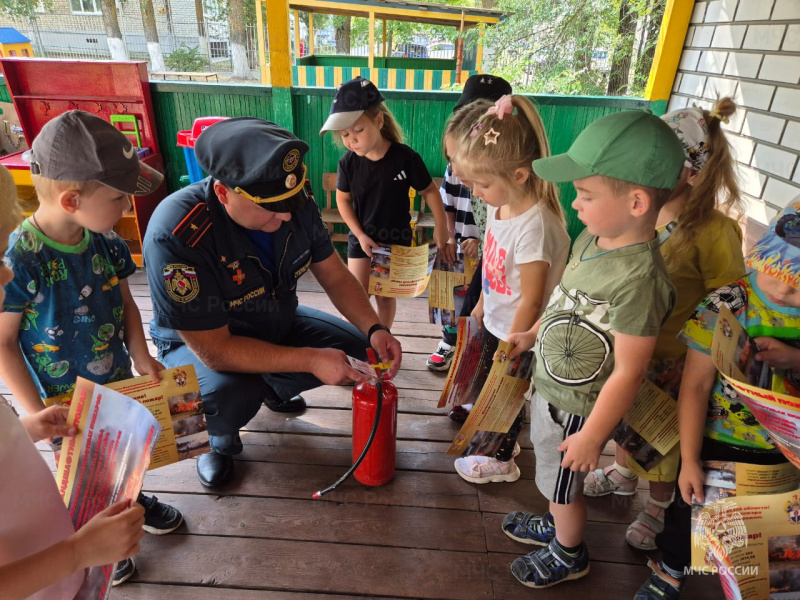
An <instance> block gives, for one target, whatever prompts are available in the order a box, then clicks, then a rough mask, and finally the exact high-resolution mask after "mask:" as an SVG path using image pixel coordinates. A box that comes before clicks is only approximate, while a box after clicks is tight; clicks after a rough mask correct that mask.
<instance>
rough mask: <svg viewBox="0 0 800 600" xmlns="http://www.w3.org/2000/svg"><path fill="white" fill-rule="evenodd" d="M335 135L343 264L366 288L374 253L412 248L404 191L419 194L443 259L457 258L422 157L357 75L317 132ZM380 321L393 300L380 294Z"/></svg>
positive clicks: (389, 313)
mask: <svg viewBox="0 0 800 600" xmlns="http://www.w3.org/2000/svg"><path fill="white" fill-rule="evenodd" d="M326 131H334V132H336V133H337V134H338V136H339V139H340V140H341V141H342V143H343V144H344V146H345V147H346V148H347V152H346V153H345V155H344V156H343V157H342V158H341V159H340V160H339V169H338V175H337V178H336V203H337V205H338V207H339V211H340V212H341V214H342V217H343V218H344V221H345V223H347V226H348V227H349V228H350V235H349V236H348V240H347V266H348V268H349V269H350V272H351V273H353V275H355V277H356V279H358V281H359V282H360V283H361V284H362V285H363V286H364V289H366V288H367V284H368V282H369V269H370V257H371V256H372V250H373V249H376V248H378V247H380V246H381V245H389V244H397V245H400V246H410V245H411V237H412V230H411V215H410V213H409V201H408V190H409V187H413V188H414V189H415V190H417V192H419V193H420V194H422V197H423V198H424V200H425V202H426V203H427V204H428V206H429V207H430V209H431V212H432V213H433V217H434V220H435V223H436V227H435V229H434V233H433V239H434V241H435V242H436V246H437V247H438V248H439V251H440V252H443V253H444V258H445V259H446V260H453V259H454V258H455V241H454V240H452V241H451V243H449V244H448V237H449V236H448V233H447V222H446V217H445V213H444V207H443V206H442V199H441V197H440V196H439V192H438V191H437V189H436V185H435V184H434V183H433V179H432V178H431V176H430V174H429V173H428V170H427V168H426V167H425V163H424V162H422V157H420V155H419V154H417V153H416V152H414V150H412V149H411V148H409V147H408V146H406V145H405V144H403V143H402V141H403V133H402V131H401V130H400V127H399V126H398V124H397V122H396V121H395V119H394V117H393V116H392V113H390V112H389V109H387V108H386V105H385V104H384V98H383V96H382V95H381V93H380V92H379V91H378V88H376V87H375V86H374V85H373V84H372V82H370V81H368V80H366V79H363V78H361V77H356V78H355V79H353V80H351V81H348V82H347V83H344V84H342V85H341V86H339V89H338V90H336V97H335V98H334V99H333V104H332V105H331V111H330V115H329V116H328V119H327V120H326V121H325V124H324V125H323V126H322V129H321V130H320V134H323V133H325V132H326ZM376 301H377V305H378V307H377V308H378V317H379V318H380V320H381V323H383V324H384V325H385V326H387V327H391V325H392V322H393V321H394V315H395V310H396V308H397V303H396V301H395V299H394V298H386V297H382V296H378V297H377V298H376Z"/></svg>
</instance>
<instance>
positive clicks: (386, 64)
mask: <svg viewBox="0 0 800 600" xmlns="http://www.w3.org/2000/svg"><path fill="white" fill-rule="evenodd" d="M297 64H298V65H304V66H309V67H366V66H367V65H368V64H369V59H368V58H367V57H366V56H346V55H339V54H330V55H325V54H312V55H310V56H304V57H303V58H301V59H299V60H298V61H297ZM373 67H374V68H376V69H423V70H428V71H455V69H456V60H455V59H454V58H404V57H402V56H375V57H374V58H373Z"/></svg>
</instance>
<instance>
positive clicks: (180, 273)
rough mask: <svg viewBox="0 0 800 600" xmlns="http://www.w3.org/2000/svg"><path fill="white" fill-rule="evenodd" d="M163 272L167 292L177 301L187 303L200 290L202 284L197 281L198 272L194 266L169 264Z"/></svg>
mask: <svg viewBox="0 0 800 600" xmlns="http://www.w3.org/2000/svg"><path fill="white" fill-rule="evenodd" d="M162 272H163V276H164V285H165V286H166V288H167V294H169V297H170V298H172V299H173V300H175V302H180V303H182V304H185V303H187V302H191V301H192V300H194V299H195V298H196V297H197V294H198V293H199V292H200V284H199V283H198V281H197V272H196V271H195V270H194V267H190V266H189V265H181V264H174V265H167V266H166V267H164V268H163V270H162Z"/></svg>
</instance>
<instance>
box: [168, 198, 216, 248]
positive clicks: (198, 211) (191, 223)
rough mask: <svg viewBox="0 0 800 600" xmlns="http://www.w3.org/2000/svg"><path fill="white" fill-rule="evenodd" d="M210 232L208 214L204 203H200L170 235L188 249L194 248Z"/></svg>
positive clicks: (209, 217) (209, 216)
mask: <svg viewBox="0 0 800 600" xmlns="http://www.w3.org/2000/svg"><path fill="white" fill-rule="evenodd" d="M210 230H211V215H209V214H208V207H207V206H206V203H205V202H201V203H200V204H198V205H197V206H195V207H194V208H193V209H192V210H190V211H189V214H187V215H186V216H185V217H184V218H183V221H181V222H180V223H178V226H177V227H176V228H175V229H173V230H172V234H173V235H174V236H175V237H177V238H178V239H179V240H180V241H182V242H183V243H184V244H186V245H187V246H189V247H190V248H194V247H195V246H196V245H197V242H199V241H200V240H201V239H202V237H203V236H204V235H205V234H206V233H208V232H209V231H210Z"/></svg>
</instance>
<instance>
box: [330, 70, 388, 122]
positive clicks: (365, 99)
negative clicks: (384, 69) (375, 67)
mask: <svg viewBox="0 0 800 600" xmlns="http://www.w3.org/2000/svg"><path fill="white" fill-rule="evenodd" d="M385 100H386V99H385V98H384V97H383V96H381V93H380V92H379V91H378V88H376V87H375V84H374V83H372V82H371V81H370V80H369V79H364V78H363V77H356V78H355V79H351V80H350V81H348V82H346V83H343V84H342V85H340V86H339V87H338V88H336V96H335V97H334V98H333V104H331V112H330V113H329V114H328V119H327V120H326V121H325V124H324V125H323V126H322V129H320V130H319V134H320V135H322V134H323V133H325V132H326V131H341V130H342V129H347V128H348V127H351V126H352V125H353V123H355V122H356V121H358V119H359V118H360V117H361V115H363V114H364V111H365V110H367V109H368V108H370V107H371V106H375V105H376V104H380V103H381V102H384V101H385Z"/></svg>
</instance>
